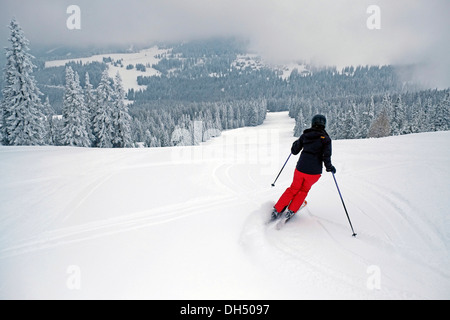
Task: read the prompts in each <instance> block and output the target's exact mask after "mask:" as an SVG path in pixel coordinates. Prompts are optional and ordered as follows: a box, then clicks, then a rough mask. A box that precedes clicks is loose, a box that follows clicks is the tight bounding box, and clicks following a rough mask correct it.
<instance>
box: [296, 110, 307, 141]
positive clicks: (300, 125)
mask: <svg viewBox="0 0 450 320" xmlns="http://www.w3.org/2000/svg"><path fill="white" fill-rule="evenodd" d="M305 129H306V122H305V118H304V117H303V111H302V110H301V109H300V110H299V112H298V116H297V119H296V121H295V127H294V137H300V136H301V135H302V133H303V131H304V130H305Z"/></svg>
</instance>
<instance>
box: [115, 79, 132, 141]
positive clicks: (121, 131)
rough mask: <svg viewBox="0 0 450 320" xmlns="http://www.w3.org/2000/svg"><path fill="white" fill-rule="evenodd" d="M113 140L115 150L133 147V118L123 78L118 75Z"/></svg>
mask: <svg viewBox="0 0 450 320" xmlns="http://www.w3.org/2000/svg"><path fill="white" fill-rule="evenodd" d="M112 118H113V139H112V144H113V147H114V148H125V147H131V145H132V142H131V117H130V114H129V113H128V107H127V106H126V104H125V90H124V89H123V86H122V78H121V77H120V74H119V73H117V74H116V76H115V78H114V97H113V104H112Z"/></svg>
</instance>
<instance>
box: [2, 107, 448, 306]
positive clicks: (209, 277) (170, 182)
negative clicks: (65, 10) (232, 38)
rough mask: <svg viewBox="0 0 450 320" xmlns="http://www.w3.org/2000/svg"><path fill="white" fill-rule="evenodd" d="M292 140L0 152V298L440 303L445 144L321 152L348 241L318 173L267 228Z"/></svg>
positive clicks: (268, 135) (274, 131)
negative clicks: (330, 168)
mask: <svg viewBox="0 0 450 320" xmlns="http://www.w3.org/2000/svg"><path fill="white" fill-rule="evenodd" d="M293 127H294V122H293V120H291V119H289V118H288V116H287V113H272V114H268V118H267V120H266V122H265V124H264V125H262V126H260V127H256V128H242V129H237V130H232V131H228V132H224V133H223V134H222V136H221V137H219V138H215V139H213V140H211V141H209V142H207V143H204V144H202V145H201V146H195V147H178V148H163V149H127V150H101V149H79V148H66V147H14V148H12V147H0V177H1V182H0V298H1V299H9V298H63V299H65V298H69V299H79V298H88V299H89V298H146V299H302V298H307V299H316V298H326V299H328V298H330V299H334V298H337V299H428V298H432V299H434V298H437V299H449V298H450V271H449V270H450V268H449V267H450V248H449V243H450V242H449V240H450V220H449V216H448V208H449V207H450V200H449V197H448V193H449V185H448V181H449V180H450V169H449V167H448V159H449V157H450V148H449V139H450V132H439V133H426V134H417V135H408V136H401V137H390V138H383V139H376V140H353V141H334V143H333V151H334V155H333V162H334V165H335V166H336V167H337V170H338V172H337V174H336V178H337V181H338V183H339V186H340V188H341V191H342V194H343V197H344V200H345V202H346V206H347V209H348V212H349V214H350V217H351V219H352V222H353V225H354V227H355V229H356V232H357V233H358V237H357V238H353V237H351V230H350V227H349V225H348V222H347V218H346V216H345V212H344V210H343V207H342V204H341V202H340V198H339V195H338V193H337V191H336V187H335V185H334V181H333V179H332V176H331V175H330V174H328V173H324V174H323V176H322V178H321V180H320V181H319V182H318V183H317V184H316V185H315V186H314V187H313V189H312V190H311V192H310V194H309V197H308V201H309V204H308V207H307V208H305V209H304V210H303V211H301V213H300V214H299V215H298V216H296V217H294V219H293V220H292V221H291V222H290V223H289V224H288V225H286V226H285V227H284V228H283V229H282V230H276V229H275V228H274V226H272V225H269V226H268V225H265V221H266V219H267V218H268V216H269V213H270V210H271V206H272V205H273V204H274V202H275V201H276V200H277V199H278V197H279V196H280V195H281V193H282V192H283V191H284V189H285V188H286V187H287V186H288V185H289V184H290V182H291V179H292V174H293V171H294V168H295V162H296V159H294V158H292V159H291V160H290V162H289V163H288V165H287V166H286V168H285V170H284V172H283V173H282V174H281V176H280V179H279V180H278V182H277V185H276V187H274V188H272V187H271V185H270V184H271V183H272V182H273V180H274V178H275V176H276V175H277V173H278V171H279V169H280V168H281V166H282V165H283V163H284V161H285V160H286V158H287V156H288V155H289V151H290V146H291V143H292V142H293V140H294V138H292V129H293ZM295 158H296V157H295Z"/></svg>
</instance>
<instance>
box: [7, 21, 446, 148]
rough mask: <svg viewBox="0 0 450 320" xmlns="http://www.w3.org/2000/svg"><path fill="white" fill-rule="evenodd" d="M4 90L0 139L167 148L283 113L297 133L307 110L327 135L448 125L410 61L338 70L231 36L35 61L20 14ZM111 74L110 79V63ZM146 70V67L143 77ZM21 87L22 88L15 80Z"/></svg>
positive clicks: (438, 98)
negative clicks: (282, 58)
mask: <svg viewBox="0 0 450 320" xmlns="http://www.w3.org/2000/svg"><path fill="white" fill-rule="evenodd" d="M10 30H11V36H10V39H9V41H10V47H9V48H7V50H6V59H7V63H6V67H5V77H4V83H3V89H2V100H1V101H2V103H1V105H2V108H1V110H2V112H1V122H0V126H1V130H0V135H1V136H0V138H1V141H2V144H3V145H68V146H79V147H114V148H121V147H136V146H145V147H167V146H177V145H195V144H198V143H199V142H201V141H207V140H208V139H209V138H211V137H214V136H217V135H220V132H221V131H223V130H228V129H234V128H240V127H245V126H256V125H260V124H262V123H263V121H264V119H265V118H266V112H267V111H289V115H290V116H291V117H292V118H294V119H296V126H295V128H293V135H294V136H299V135H300V134H301V133H302V131H303V130H304V129H306V128H307V127H308V126H309V125H310V123H309V121H310V119H311V117H312V116H313V115H314V114H317V113H323V114H325V115H326V116H327V118H328V123H329V125H328V131H329V133H330V135H331V136H332V137H333V138H334V139H359V138H372V137H383V136H389V135H402V134H408V133H418V132H430V131H445V130H448V129H449V121H450V116H449V110H450V98H449V92H450V91H449V89H446V90H437V89H426V90H425V89H423V88H421V87H420V86H419V85H418V84H416V83H414V82H413V81H411V79H409V77H408V72H409V67H408V66H402V67H394V66H359V67H346V68H343V69H342V70H338V69H337V68H335V67H327V68H318V67H314V66H310V65H300V64H299V65H298V67H297V68H294V69H292V70H289V73H288V76H286V67H283V66H274V65H270V64H265V63H264V61H262V60H261V59H260V58H258V57H257V56H254V55H249V54H247V53H246V46H247V43H246V42H245V41H242V40H237V39H233V38H232V39H228V38H224V39H211V40H202V41H192V42H189V43H182V44H175V45H172V46H170V47H169V46H168V45H166V47H165V51H163V52H164V53H163V54H162V53H159V54H158V56H157V57H155V58H157V61H158V62H157V63H155V64H153V65H150V64H147V65H144V64H142V63H137V64H136V65H132V64H127V65H124V64H123V61H122V60H114V59H112V58H111V57H107V58H105V57H104V58H103V60H102V62H97V61H91V62H89V63H82V62H81V61H79V62H77V61H76V60H74V61H69V62H67V63H66V64H65V65H64V66H59V67H50V68H45V66H44V65H45V64H43V63H41V61H42V59H43V58H42V57H39V58H38V59H37V60H39V61H40V63H38V65H39V66H38V67H35V65H34V62H33V60H34V59H33V58H34V57H33V56H32V55H30V54H29V52H28V51H29V48H28V46H29V44H28V40H27V39H26V37H25V35H24V32H23V31H22V29H21V27H20V26H19V23H18V22H17V21H16V20H12V21H11V24H10ZM111 67H114V68H117V69H118V70H119V71H118V72H117V74H116V75H115V77H114V79H111V78H110V76H109V75H111V73H110V72H109V73H108V69H109V68H111ZM146 68H152V69H153V70H155V72H157V73H158V74H156V75H151V76H149V75H148V74H146V73H145V71H146ZM131 69H136V72H140V73H139V74H140V75H138V76H137V79H135V80H136V81H137V84H138V85H139V88H144V89H142V90H135V89H134V88H125V87H124V85H123V83H122V79H121V75H120V71H122V70H131ZM19 84H23V87H21V85H19Z"/></svg>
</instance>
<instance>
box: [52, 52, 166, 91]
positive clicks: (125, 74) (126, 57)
mask: <svg viewBox="0 0 450 320" xmlns="http://www.w3.org/2000/svg"><path fill="white" fill-rule="evenodd" d="M169 51H170V50H167V49H161V48H158V47H157V46H154V47H152V48H149V49H144V50H141V51H139V52H136V53H112V54H101V55H95V56H91V57H86V58H78V59H66V60H53V61H47V62H45V67H46V68H51V67H63V66H65V65H66V64H67V63H69V62H81V63H82V64H88V63H92V62H103V59H108V58H111V59H112V60H113V61H114V62H117V61H120V60H121V61H122V67H120V66H114V64H112V63H107V65H108V74H109V77H110V78H114V76H115V75H116V74H117V72H119V74H120V76H121V77H122V81H123V86H124V88H125V91H128V89H134V90H136V91H139V90H144V89H147V86H140V85H139V84H138V82H137V78H138V76H143V77H151V76H159V75H160V72H159V71H158V70H156V69H153V68H151V66H152V65H154V64H158V63H159V61H160V60H161V58H160V57H161V56H165V55H166V54H167V53H168V52H169ZM129 64H131V65H133V67H134V68H133V69H130V70H128V69H127V68H126V67H127V66H128V65H129ZM136 64H142V65H144V66H146V70H145V72H144V71H139V70H136V68H135V65H136Z"/></svg>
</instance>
